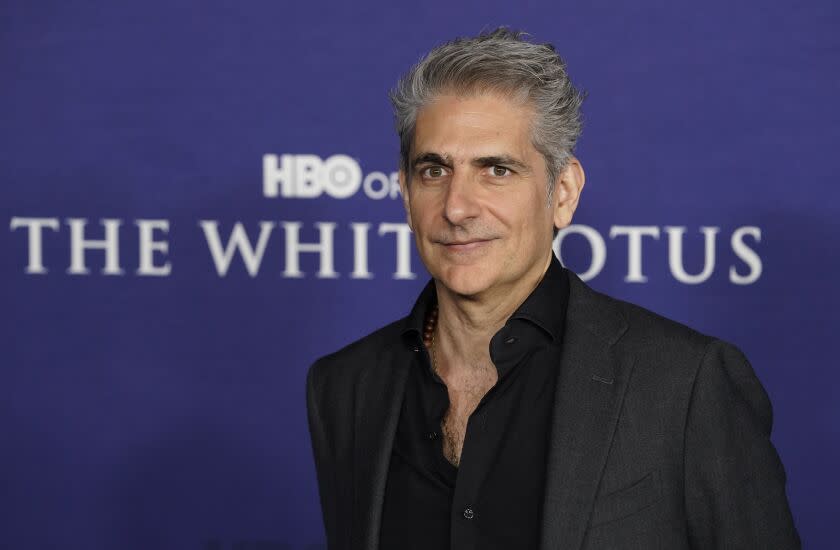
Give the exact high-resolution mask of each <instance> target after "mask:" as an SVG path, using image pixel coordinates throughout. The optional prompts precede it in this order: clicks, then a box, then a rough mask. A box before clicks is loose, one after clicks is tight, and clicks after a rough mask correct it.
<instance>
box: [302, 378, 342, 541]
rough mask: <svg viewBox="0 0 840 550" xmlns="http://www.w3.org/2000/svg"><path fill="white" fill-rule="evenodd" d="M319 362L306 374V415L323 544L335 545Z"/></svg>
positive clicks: (334, 502) (330, 457) (334, 500)
mask: <svg viewBox="0 0 840 550" xmlns="http://www.w3.org/2000/svg"><path fill="white" fill-rule="evenodd" d="M323 367H324V365H323V363H321V362H315V364H313V365H312V366H311V367H310V368H309V372H308V373H307V375H306V415H307V420H308V422H309V435H310V438H311V439H312V452H313V455H314V458H315V471H316V474H317V476H318V492H319V495H320V499H321V514H322V517H323V520H324V530H325V532H326V536H327V548H336V547H337V544H336V543H337V541H336V540H334V539H335V537H336V536H337V533H338V526H337V524H336V522H337V520H338V517H337V509H336V508H337V502H338V495H337V494H336V483H335V481H336V480H335V476H336V470H335V466H336V465H335V455H334V453H333V451H332V449H331V445H330V441H329V438H328V437H327V429H326V426H325V425H324V417H323V409H322V406H323V399H322V398H323Z"/></svg>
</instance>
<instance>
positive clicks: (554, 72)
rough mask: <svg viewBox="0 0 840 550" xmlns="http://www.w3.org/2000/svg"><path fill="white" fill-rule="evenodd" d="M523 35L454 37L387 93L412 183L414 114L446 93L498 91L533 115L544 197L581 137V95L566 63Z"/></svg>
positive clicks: (533, 137)
mask: <svg viewBox="0 0 840 550" xmlns="http://www.w3.org/2000/svg"><path fill="white" fill-rule="evenodd" d="M524 37H525V33H522V32H520V31H512V30H509V29H506V28H504V27H500V28H498V29H496V30H493V31H491V32H483V33H481V34H479V35H478V36H476V37H471V38H456V39H455V40H453V41H451V42H447V43H445V44H442V45H440V46H437V47H436V48H434V49H433V50H432V51H430V52H429V53H428V54H427V55H426V56H425V57H423V58H422V59H421V60H420V61H419V62H418V63H417V64H416V65H414V66H413V67H412V68H411V69H410V70H409V71H408V72H407V73H406V74H405V75H404V76H403V77H402V78H400V80H399V82H398V83H397V85H396V87H395V88H394V89H393V90H391V92H390V94H389V95H390V98H391V103H392V104H393V107H394V118H395V124H396V129H397V134H399V138H400V165H401V167H402V169H403V170H405V173H406V178H408V179H410V177H411V172H410V169H411V167H410V165H409V163H410V160H409V154H410V151H411V146H412V144H413V141H414V127H415V123H416V121H417V112H418V111H419V110H420V109H422V108H423V107H424V106H426V105H427V104H428V103H429V102H430V101H432V100H433V99H434V98H435V97H436V96H438V95H441V94H444V93H447V92H455V93H465V94H469V93H482V92H497V93H503V94H506V95H508V96H510V97H512V98H515V99H518V100H520V101H529V102H530V104H531V105H532V107H533V108H534V111H535V116H534V120H533V125H532V128H531V141H532V143H533V145H534V147H535V148H536V149H537V151H539V152H540V153H541V154H542V155H543V157H544V158H545V164H546V169H547V172H548V197H549V201H550V200H551V195H552V194H553V192H554V182H555V180H556V179H557V176H558V175H559V174H560V172H562V170H563V169H564V168H565V167H566V163H567V162H568V160H569V158H570V157H571V156H572V154H573V153H574V148H575V144H576V143H577V140H578V137H579V136H580V133H581V128H582V121H581V113H580V105H581V103H582V102H583V99H584V97H585V95H586V94H585V93H581V92H579V91H578V90H577V89H576V88H575V87H574V85H573V84H572V82H571V81H570V80H569V75H568V74H567V73H566V63H565V62H564V61H563V59H561V58H560V56H559V55H558V54H557V52H556V51H555V49H554V46H552V45H551V44H535V43H532V42H528V41H526V40H525V38H524Z"/></svg>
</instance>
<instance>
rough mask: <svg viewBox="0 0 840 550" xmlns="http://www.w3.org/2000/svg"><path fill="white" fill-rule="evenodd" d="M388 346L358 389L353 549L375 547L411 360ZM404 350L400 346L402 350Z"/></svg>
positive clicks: (398, 350) (368, 371)
mask: <svg viewBox="0 0 840 550" xmlns="http://www.w3.org/2000/svg"><path fill="white" fill-rule="evenodd" d="M395 348H398V346H391V347H389V348H387V349H385V350H383V352H382V353H381V354H380V356H379V360H378V361H377V362H376V365H375V366H374V367H375V368H369V369H367V370H366V371H365V372H364V373H363V374H362V377H361V379H360V380H359V384H358V386H357V388H356V418H355V432H354V433H355V434H356V437H355V445H354V447H355V450H354V455H353V460H354V464H353V474H354V475H353V525H352V530H351V541H352V542H351V548H353V549H354V550H376V549H377V548H378V547H379V528H380V524H381V520H382V505H383V501H384V499H385V482H386V481H387V477H388V465H389V463H390V458H391V450H392V448H393V445H394V437H395V434H396V431H397V423H398V421H399V417H400V408H401V407H402V398H403V394H404V391H403V389H404V387H405V382H406V379H407V374H408V366H409V361H408V360H407V359H406V358H405V357H403V358H400V357H398V355H399V352H400V351H403V350H400V349H395ZM403 353H404V351H403Z"/></svg>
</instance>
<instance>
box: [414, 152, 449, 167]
mask: <svg viewBox="0 0 840 550" xmlns="http://www.w3.org/2000/svg"><path fill="white" fill-rule="evenodd" d="M419 164H440V165H441V166H446V167H447V168H451V167H452V158H451V157H450V156H449V155H439V154H437V153H420V154H418V155H417V156H416V157H414V160H413V161H411V168H412V170H413V169H414V168H416V167H417V165H419Z"/></svg>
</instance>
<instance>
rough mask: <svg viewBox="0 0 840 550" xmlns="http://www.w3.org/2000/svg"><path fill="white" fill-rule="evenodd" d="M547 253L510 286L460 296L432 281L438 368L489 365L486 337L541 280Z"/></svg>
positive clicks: (451, 368) (440, 369) (489, 335)
mask: <svg viewBox="0 0 840 550" xmlns="http://www.w3.org/2000/svg"><path fill="white" fill-rule="evenodd" d="M550 263H551V255H549V256H548V258H547V259H546V261H545V262H544V263H543V264H542V268H541V269H535V270H532V271H531V272H529V273H528V274H526V275H525V276H524V277H522V278H521V279H520V280H518V281H517V282H516V284H515V285H514V286H513V287H510V288H504V289H497V290H495V291H494V292H488V293H484V294H481V295H474V296H463V295H459V294H455V293H453V292H452V291H450V290H449V289H447V288H446V287H445V286H444V285H443V284H441V282H440V281H436V282H435V284H436V287H437V296H438V318H437V330H436V331H435V333H436V336H435V346H436V348H437V358H438V363H439V364H438V366H437V368H438V369H439V371H443V372H444V373H445V372H449V373H457V372H459V371H469V370H473V369H475V368H483V367H486V366H488V365H491V364H492V363H491V360H490V339H491V338H493V335H494V334H496V332H498V331H499V329H501V328H502V327H503V326H504V324H505V323H506V322H507V320H508V319H509V318H510V316H511V315H512V314H513V312H514V311H516V309H517V308H518V307H519V306H520V305H522V302H524V301H525V299H526V298H527V297H528V296H529V295H530V294H531V292H533V290H534V288H536V286H537V285H538V284H539V282H540V281H541V280H542V278H543V276H544V275H545V272H546V271H547V270H548V266H549V264H550Z"/></svg>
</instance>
